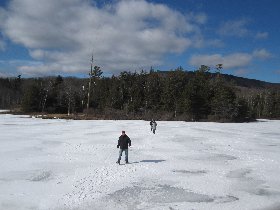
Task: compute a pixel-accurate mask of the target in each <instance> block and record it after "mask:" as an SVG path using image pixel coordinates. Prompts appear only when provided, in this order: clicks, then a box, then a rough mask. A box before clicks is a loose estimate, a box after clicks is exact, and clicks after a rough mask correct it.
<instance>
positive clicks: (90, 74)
mask: <svg viewBox="0 0 280 210" xmlns="http://www.w3.org/2000/svg"><path fill="white" fill-rule="evenodd" d="M92 66H93V54H92V55H91V63H90V73H89V82H88V98H87V113H88V110H89V99H90V91H91V82H92V77H93V72H92Z"/></svg>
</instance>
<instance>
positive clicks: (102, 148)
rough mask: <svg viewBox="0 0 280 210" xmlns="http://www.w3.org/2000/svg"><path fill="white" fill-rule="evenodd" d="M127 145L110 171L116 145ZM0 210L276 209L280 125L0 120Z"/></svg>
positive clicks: (2, 117)
mask: <svg viewBox="0 0 280 210" xmlns="http://www.w3.org/2000/svg"><path fill="white" fill-rule="evenodd" d="M122 130H126V133H127V135H128V136H129V137H130V138H131V140H132V147H131V148H130V150H129V161H130V164H124V160H123V159H124V157H123V159H122V160H121V163H122V164H121V165H117V164H116V160H117V157H118V149H117V147H116V145H117V139H118V137H119V136H120V135H121V131H122ZM0 133H1V136H0V160H1V161H0V189H1V190H0V209H1V210H21V209H24V210H25V209H28V210H31V209H32V210H37V209H38V210H43V209H44V210H45V209H54V210H61V209H62V210H66V209H67V210H68V209H69V210H80V209H90V210H92V209H96V210H103V209H105V210H106V209H108V210H109V209H118V210H119V209H121V210H124V209H145V210H146V209H153V210H155V209H157V210H165V209H166V210H176V209H184V210H185V209H187V210H188V209H196V210H201V209H207V210H208V209H223V210H224V209H230V210H231V209H236V210H237V209H238V210H241V209H258V210H262V209H263V210H264V209H265V210H277V209H280V164H279V163H280V121H268V120H259V121H258V122H254V123H243V124H227V123H224V124H219V123H196V122H166V121H158V129H157V131H156V134H155V135H154V134H152V133H151V131H150V127H149V122H147V121H109V120H107V121H103V120H100V121H94V120H93V121H74V120H59V119H54V120H42V119H37V118H30V117H29V116H14V115H6V114H1V115H0Z"/></svg>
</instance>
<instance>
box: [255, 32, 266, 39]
mask: <svg viewBox="0 0 280 210" xmlns="http://www.w3.org/2000/svg"><path fill="white" fill-rule="evenodd" d="M267 37H268V33H267V32H258V33H257V34H256V37H255V38H256V39H266V38H267Z"/></svg>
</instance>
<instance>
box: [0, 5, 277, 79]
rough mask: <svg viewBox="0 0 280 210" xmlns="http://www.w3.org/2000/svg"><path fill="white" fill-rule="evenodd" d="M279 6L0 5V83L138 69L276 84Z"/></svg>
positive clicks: (114, 72)
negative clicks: (208, 72)
mask: <svg viewBox="0 0 280 210" xmlns="http://www.w3.org/2000/svg"><path fill="white" fill-rule="evenodd" d="M279 10H280V1H278V0H235V1H228V0H211V1H209V0H119V1H117V0H98V1H94V0H1V1H0V77H6V76H17V75H18V74H21V75H22V76H23V77H30V76H47V75H58V74H60V75H65V76H81V77H84V76H87V74H88V71H89V67H90V59H91V55H92V54H93V58H94V65H97V66H100V67H101V69H102V70H103V72H104V75H108V76H109V75H112V74H118V73H119V72H121V71H135V70H136V71H138V70H141V69H144V70H149V69H150V68H151V66H152V67H153V68H154V69H159V70H170V69H175V68H177V67H178V66H182V67H183V68H184V69H185V70H190V71H193V70H195V69H197V68H198V67H199V66H200V65H208V66H210V67H211V68H212V71H215V65H216V64H220V63H222V64H223V73H226V74H233V75H236V76H242V77H248V78H253V79H259V80H264V81H268V82H278V83H279V82H280V39H279V34H280V33H279V32H280V23H279V20H280V13H279Z"/></svg>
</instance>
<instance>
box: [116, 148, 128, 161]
mask: <svg viewBox="0 0 280 210" xmlns="http://www.w3.org/2000/svg"><path fill="white" fill-rule="evenodd" d="M123 151H124V152H125V162H128V149H120V151H119V159H118V162H120V160H121V157H122V153H123Z"/></svg>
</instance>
